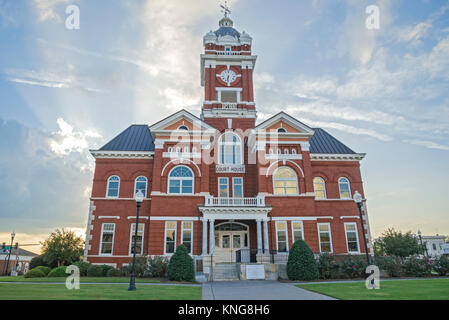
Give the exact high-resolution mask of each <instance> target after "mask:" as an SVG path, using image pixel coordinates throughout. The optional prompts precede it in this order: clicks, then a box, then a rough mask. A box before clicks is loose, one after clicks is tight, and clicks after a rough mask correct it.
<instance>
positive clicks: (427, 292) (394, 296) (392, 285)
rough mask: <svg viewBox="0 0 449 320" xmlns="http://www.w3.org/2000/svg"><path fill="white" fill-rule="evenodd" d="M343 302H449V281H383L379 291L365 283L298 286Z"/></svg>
mask: <svg viewBox="0 0 449 320" xmlns="http://www.w3.org/2000/svg"><path fill="white" fill-rule="evenodd" d="M297 287H299V288H303V289H306V290H309V291H313V292H317V293H322V294H324V295H327V296H331V297H334V298H337V299H342V300H449V279H429V280H399V281H388V280H387V281H381V282H380V289H379V290H374V289H373V290H368V289H367V288H366V287H365V282H353V283H322V284H301V285H297Z"/></svg>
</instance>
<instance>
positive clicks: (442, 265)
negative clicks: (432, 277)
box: [433, 256, 449, 276]
mask: <svg viewBox="0 0 449 320" xmlns="http://www.w3.org/2000/svg"><path fill="white" fill-rule="evenodd" d="M433 269H434V270H435V271H436V272H438V275H440V276H445V275H446V274H449V258H448V257H447V256H441V257H439V258H438V259H437V260H436V261H435V263H434V265H433Z"/></svg>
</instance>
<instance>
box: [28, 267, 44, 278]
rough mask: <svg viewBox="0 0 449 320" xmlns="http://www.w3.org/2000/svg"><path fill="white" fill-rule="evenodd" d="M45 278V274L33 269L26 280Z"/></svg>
mask: <svg viewBox="0 0 449 320" xmlns="http://www.w3.org/2000/svg"><path fill="white" fill-rule="evenodd" d="M43 277H45V273H44V272H43V271H42V270H41V269H38V267H37V268H34V269H31V270H30V271H28V272H27V273H26V274H25V278H43Z"/></svg>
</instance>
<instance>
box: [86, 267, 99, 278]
mask: <svg viewBox="0 0 449 320" xmlns="http://www.w3.org/2000/svg"><path fill="white" fill-rule="evenodd" d="M87 276H88V277H102V276H103V268H102V267H101V266H99V265H95V264H92V265H91V266H90V267H89V268H88V269H87Z"/></svg>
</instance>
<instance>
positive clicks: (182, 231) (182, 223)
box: [175, 221, 194, 254]
mask: <svg viewBox="0 0 449 320" xmlns="http://www.w3.org/2000/svg"><path fill="white" fill-rule="evenodd" d="M186 222H190V223H191V224H192V228H191V229H184V223H186ZM193 223H194V222H193V221H181V244H184V230H190V234H191V235H190V242H191V243H190V252H189V253H190V254H193V234H194V232H193ZM175 251H176V241H175Z"/></svg>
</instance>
